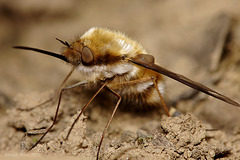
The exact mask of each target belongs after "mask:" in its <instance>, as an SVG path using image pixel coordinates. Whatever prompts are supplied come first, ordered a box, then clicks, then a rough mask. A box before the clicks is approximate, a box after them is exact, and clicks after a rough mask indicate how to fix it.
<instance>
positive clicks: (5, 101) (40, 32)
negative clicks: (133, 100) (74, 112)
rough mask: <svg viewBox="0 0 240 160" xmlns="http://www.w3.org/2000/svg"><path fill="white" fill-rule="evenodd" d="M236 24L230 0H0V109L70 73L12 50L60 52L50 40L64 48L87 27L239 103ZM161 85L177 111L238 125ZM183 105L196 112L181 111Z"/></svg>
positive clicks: (236, 5) (239, 30) (172, 85)
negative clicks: (119, 35)
mask: <svg viewBox="0 0 240 160" xmlns="http://www.w3.org/2000/svg"><path fill="white" fill-rule="evenodd" d="M239 20H240V1H235V0H228V1H224V0H212V1H208V0H180V1H166V0H145V1H137V0H132V1H127V0H121V1H112V0H100V1H87V0H82V1H78V0H71V1H69V0H62V1H58V0H51V1H49V0H41V1H37V0H11V1H4V0H1V1H0V35H1V36H0V107H1V108H9V107H11V106H13V104H14V98H15V97H16V95H18V94H22V93H23V94H31V93H33V92H39V93H41V92H43V91H46V90H54V89H56V88H57V87H58V86H59V85H60V83H61V82H62V80H63V79H64V77H65V76H66V75H67V73H68V72H69V70H70V68H69V67H68V66H67V65H65V64H63V63H62V62H60V61H59V60H57V59H54V58H51V57H48V56H45V55H41V54H38V53H34V52H30V51H22V50H16V49H13V48H12V46H14V45H24V46H30V47H36V48H40V49H44V50H48V51H53V52H56V53H61V47H62V44H60V43H59V42H58V41H56V40H55V38H59V39H62V40H64V41H68V42H72V41H74V40H75V39H76V38H77V37H79V36H81V35H82V34H83V33H84V32H85V31H87V30H88V29H89V28H91V27H94V26H97V27H107V28H110V29H114V30H119V31H122V32H124V33H126V34H127V35H128V36H129V37H132V38H133V39H135V40H137V41H138V42H140V43H141V44H142V45H143V46H144V48H145V49H146V50H147V51H148V52H149V53H150V54H152V55H154V56H155V58H156V62H157V63H158V64H160V65H161V66H163V67H166V68H168V69H169V70H172V71H174V72H177V73H181V74H183V75H186V76H187V77H189V78H191V79H193V80H196V81H198V82H201V83H204V84H206V85H208V86H210V87H212V88H213V89H216V90H217V91H219V92H221V93H223V94H225V95H228V96H229V97H231V98H233V99H235V100H238V102H239V101H240V96H239V93H240V74H239V73H240V58H239V57H240V56H239V54H240V53H239V44H240V43H239V41H240V27H239ZM79 76H80V75H78V74H77V73H75V75H74V76H73V79H74V78H75V79H77V78H79ZM166 83H167V88H166V89H167V91H166V92H167V97H168V99H169V100H170V102H172V104H174V105H175V106H176V107H178V108H179V109H180V110H181V111H182V112H194V113H196V114H199V113H201V115H203V117H204V115H207V117H209V115H210V117H213V116H214V114H216V115H217V116H218V115H221V114H225V113H226V110H228V111H227V112H229V113H230V114H229V115H228V116H227V114H226V116H225V117H228V118H229V119H231V121H235V122H239V110H238V109H236V108H234V107H232V106H230V105H228V104H225V103H223V102H220V101H218V100H215V99H213V98H208V99H209V100H208V101H206V102H205V101H204V102H205V103H204V104H203V103H202V100H203V99H206V97H205V96H203V95H201V96H199V97H198V98H195V101H194V100H190V101H187V100H182V99H183V98H182V97H184V95H187V94H189V93H190V95H191V91H189V88H188V87H185V86H183V85H182V84H180V83H178V82H175V81H173V80H169V79H167V82H166ZM185 93H186V94H185ZM190 97H191V96H190ZM186 99H187V98H186ZM175 102H177V104H176V103H175ZM181 102H182V103H181ZM189 103H190V104H191V106H192V105H195V104H198V106H200V109H199V108H194V111H193V109H192V108H191V109H189V108H188V107H187V104H188V105H189ZM220 108H223V111H221V109H220ZM216 111H217V112H216ZM234 116H235V117H234ZM232 117H234V120H233V119H232ZM229 119H227V120H226V123H227V122H228V120H229ZM209 121H211V120H209ZM219 121H222V117H221V118H220V120H219ZM229 121H230V120H229ZM224 123H225V122H224ZM231 124H232V122H231Z"/></svg>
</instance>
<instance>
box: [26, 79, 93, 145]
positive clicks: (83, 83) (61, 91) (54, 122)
mask: <svg viewBox="0 0 240 160" xmlns="http://www.w3.org/2000/svg"><path fill="white" fill-rule="evenodd" d="M87 83H88V82H87V81H81V82H78V83H76V84H73V85H71V86H68V87H65V88H62V89H61V90H60V93H59V98H58V104H57V108H56V112H55V116H54V119H53V122H52V125H51V126H50V127H49V128H48V129H47V130H46V132H45V133H44V134H43V135H42V137H41V138H40V139H39V140H38V141H37V142H36V143H35V144H34V145H33V146H32V147H31V148H30V149H29V150H32V149H33V148H34V147H36V146H37V145H38V144H39V142H40V141H41V140H42V139H43V138H44V137H45V136H46V134H47V133H48V132H49V131H50V130H51V129H52V128H53V126H54V125H55V124H56V122H57V116H58V111H59V107H60V103H61V99H62V94H63V92H64V91H66V90H69V89H73V88H75V87H78V86H82V85H85V84H87Z"/></svg>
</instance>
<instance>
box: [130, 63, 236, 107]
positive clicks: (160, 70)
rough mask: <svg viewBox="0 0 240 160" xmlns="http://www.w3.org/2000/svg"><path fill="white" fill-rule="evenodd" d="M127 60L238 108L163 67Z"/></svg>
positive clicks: (213, 92) (228, 99)
mask: <svg viewBox="0 0 240 160" xmlns="http://www.w3.org/2000/svg"><path fill="white" fill-rule="evenodd" d="M128 60H129V61H130V62H132V63H134V64H137V65H140V66H142V67H145V68H147V69H150V70H153V71H155V72H158V73H160V74H163V75H165V76H167V77H170V78H172V79H174V80H176V81H178V82H181V83H183V84H185V85H187V86H189V87H191V88H193V89H196V90H198V91H200V92H203V93H205V94H208V95H210V96H212V97H215V98H217V99H220V100H222V101H224V102H226V103H229V104H231V105H234V106H237V107H240V104H239V103H238V102H236V101H234V100H232V99H230V98H228V97H227V96H224V95H222V94H220V93H218V92H216V91H214V90H212V89H210V88H208V87H206V86H204V85H202V84H200V83H198V82H195V81H192V80H190V79H189V78H187V77H185V76H183V75H181V74H177V73H174V72H172V71H169V70H167V69H165V68H163V67H160V66H158V65H156V64H154V63H146V62H144V61H142V60H141V59H128Z"/></svg>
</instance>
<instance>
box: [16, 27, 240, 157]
mask: <svg viewBox="0 0 240 160" xmlns="http://www.w3.org/2000/svg"><path fill="white" fill-rule="evenodd" d="M57 40H58V41H60V42H61V43H62V44H63V45H64V46H65V49H64V51H63V53H62V54H56V53H53V52H49V51H45V50H41V49H37V48H31V47H25V46H14V48H17V49H24V50H31V51H35V52H40V53H43V54H46V55H50V56H52V57H56V58H58V59H61V60H63V61H65V62H67V63H68V64H71V66H72V67H73V69H72V71H73V70H77V71H78V72H79V73H80V74H81V75H82V76H83V78H84V79H85V80H84V81H81V82H78V83H76V84H73V85H71V86H68V87H65V88H63V87H62V88H61V89H60V91H59V99H58V105H57V109H56V113H55V117H54V120H53V123H52V125H51V126H50V127H49V128H48V129H47V131H46V132H45V133H44V134H43V135H42V137H41V138H40V139H39V140H38V141H37V143H36V144H35V145H34V146H32V148H34V147H35V146H36V145H37V144H38V143H39V142H40V141H41V140H42V139H43V138H44V137H45V135H46V134H47V133H48V132H49V131H50V130H51V129H52V127H53V126H54V125H55V122H56V119H57V116H58V110H59V107H60V102H61V97H62V94H63V92H64V91H65V90H69V89H72V88H74V87H77V86H82V85H89V84H90V85H91V86H94V87H99V88H98V90H97V92H96V93H95V94H94V95H93V97H92V98H91V99H90V100H89V102H88V103H87V104H86V105H85V106H84V107H83V108H82V110H81V112H80V114H79V115H78V117H77V118H76V120H75V122H74V123H73V124H72V127H71V129H72V128H73V126H74V124H75V123H76V121H77V120H78V119H79V117H80V116H81V114H82V113H83V111H84V110H85V109H86V108H87V106H88V105H89V103H90V102H91V101H92V100H93V99H94V98H95V97H96V96H97V95H98V94H99V92H100V91H102V90H103V88H106V89H107V90H108V91H109V92H111V93H112V94H113V95H115V96H116V97H117V98H118V101H117V103H116V105H115V108H114V110H113V112H112V115H111V117H110V118H109V120H108V122H107V124H106V127H105V129H104V131H103V133H102V137H101V140H100V143H99V146H98V151H97V159H98V157H99V153H100V149H101V144H102V142H103V139H104V136H105V133H106V131H107V129H108V127H109V125H110V122H111V120H112V118H113V116H114V114H115V112H116V110H117V108H118V106H119V104H120V102H121V100H127V101H132V102H135V103H136V104H137V105H139V106H144V105H147V106H160V105H161V104H162V106H163V107H164V109H165V112H166V114H167V115H168V116H170V115H169V113H168V109H167V107H166V105H165V103H164V100H163V94H164V79H163V75H165V76H168V77H170V78H172V79H174V80H176V81H179V82H181V83H183V84H185V85H187V86H189V87H191V88H194V89H196V90H198V91H201V92H203V93H206V94H208V95H210V96H213V97H215V98H217V99H220V100H222V101H224V102H226V103H229V104H231V105H234V106H237V107H240V104H239V103H237V102H235V101H233V100H231V99H230V98H228V97H226V96H224V95H222V94H220V93H218V92H216V91H214V90H212V89H210V88H208V87H206V86H204V85H202V84H200V83H197V82H194V81H192V80H190V79H188V78H186V77H185V76H183V75H180V74H177V73H174V72H171V71H169V70H167V69H165V68H163V67H160V66H159V65H157V64H155V62H154V57H153V56H152V55H150V54H148V53H147V52H146V51H145V50H144V49H143V47H142V46H141V45H140V44H139V43H137V42H136V41H134V40H132V39H130V38H128V37H127V36H126V35H124V34H123V33H121V32H118V31H112V30H109V29H105V28H96V27H94V28H91V29H89V30H88V31H87V32H86V33H84V34H83V35H82V36H81V37H80V38H79V39H77V40H76V41H74V42H73V43H70V44H69V43H68V42H66V41H62V40H59V39H57ZM72 71H71V72H70V73H69V74H68V76H67V77H66V78H65V80H64V82H63V83H65V82H66V80H67V79H68V77H69V76H70V75H71V73H72ZM71 129H70V131H69V133H68V135H69V134H70V132H71ZM68 135H67V137H68ZM32 148H31V149H32Z"/></svg>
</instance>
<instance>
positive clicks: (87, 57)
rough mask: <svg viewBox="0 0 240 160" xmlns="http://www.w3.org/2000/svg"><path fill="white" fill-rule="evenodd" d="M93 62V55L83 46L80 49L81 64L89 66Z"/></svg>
mask: <svg viewBox="0 0 240 160" xmlns="http://www.w3.org/2000/svg"><path fill="white" fill-rule="evenodd" d="M93 61H94V55H93V53H92V51H91V50H90V48H88V47H87V46H84V47H83V49H82V63H83V64H86V65H91V64H92V63H93Z"/></svg>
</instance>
